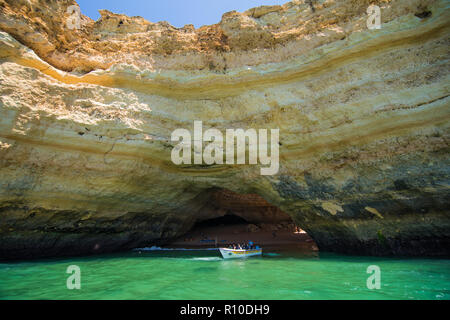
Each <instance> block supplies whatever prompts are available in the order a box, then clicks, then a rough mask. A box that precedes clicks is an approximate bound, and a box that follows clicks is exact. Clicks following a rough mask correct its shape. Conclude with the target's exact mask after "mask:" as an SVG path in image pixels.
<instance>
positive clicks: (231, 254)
mask: <svg viewBox="0 0 450 320" xmlns="http://www.w3.org/2000/svg"><path fill="white" fill-rule="evenodd" d="M219 250H220V253H221V254H222V257H223V258H224V259H233V258H247V257H253V256H260V255H262V249H261V248H257V249H249V250H245V249H228V248H220V249H219Z"/></svg>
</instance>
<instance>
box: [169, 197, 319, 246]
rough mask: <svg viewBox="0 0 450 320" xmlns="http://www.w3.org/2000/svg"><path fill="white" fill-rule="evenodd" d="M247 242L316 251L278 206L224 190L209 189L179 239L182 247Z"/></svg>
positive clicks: (308, 239)
mask: <svg viewBox="0 0 450 320" xmlns="http://www.w3.org/2000/svg"><path fill="white" fill-rule="evenodd" d="M248 241H253V242H254V243H256V244H258V245H260V246H262V247H265V246H266V247H267V246H273V247H286V246H291V247H292V246H299V245H305V247H307V248H310V249H314V250H317V246H316V245H315V243H314V241H313V240H312V239H311V238H310V237H309V236H308V234H307V233H306V232H305V231H303V230H302V229H301V227H300V226H298V225H296V224H295V222H294V221H293V220H292V218H291V217H290V216H289V215H288V214H286V213H285V212H283V211H282V210H281V209H280V208H278V207H276V206H274V205H272V204H270V203H269V202H267V201H266V200H265V199H263V198H262V197H261V196H259V195H257V194H238V193H235V192H232V191H230V190H226V189H214V190H209V191H208V196H207V200H206V201H205V205H204V207H203V208H202V209H201V210H200V213H199V214H198V215H197V216H196V217H195V220H194V221H193V223H192V227H191V228H190V230H189V231H188V232H187V233H186V234H185V235H184V236H183V237H182V238H181V239H179V241H177V242H178V244H179V245H184V246H219V247H220V246H228V245H230V244H238V243H239V244H244V243H247V242H248Z"/></svg>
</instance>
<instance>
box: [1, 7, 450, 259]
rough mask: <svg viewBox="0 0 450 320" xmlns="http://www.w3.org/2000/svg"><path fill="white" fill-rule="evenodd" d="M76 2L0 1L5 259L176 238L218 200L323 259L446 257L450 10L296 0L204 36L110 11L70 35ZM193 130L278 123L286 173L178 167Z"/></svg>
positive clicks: (229, 20) (449, 230) (237, 18)
mask: <svg viewBox="0 0 450 320" xmlns="http://www.w3.org/2000/svg"><path fill="white" fill-rule="evenodd" d="M372 3H374V4H377V5H379V6H380V7H381V17H382V28H381V29H379V30H369V29H368V28H367V25H366V20H367V13H366V9H367V7H368V6H369V5H370V4H372ZM74 4H75V2H74V1H49V0H48V1H45V0H14V1H12V0H0V30H1V32H0V259H12V258H30V257H42V256H57V255H66V254H86V253H96V252H108V251H113V250H120V249H128V248H132V247H136V246H143V245H150V244H155V243H161V242H164V241H168V240H170V239H173V238H174V237H177V236H179V235H182V234H183V233H185V232H186V231H188V230H189V229H190V228H191V227H192V226H193V225H194V224H195V222H196V221H198V220H202V219H207V218H208V217H209V216H211V217H212V216H214V215H217V212H218V210H217V209H218V208H217V201H212V200H211V199H214V198H212V197H214V195H215V194H216V193H217V192H218V191H217V190H230V191H232V192H234V193H237V194H242V195H246V194H255V195H258V196H260V197H262V198H263V199H265V201H267V202H268V203H270V204H271V205H273V206H275V207H278V208H279V210H280V212H285V213H286V214H288V215H289V216H290V217H291V218H292V219H293V220H294V221H295V222H296V223H297V224H298V225H299V226H300V227H302V228H303V229H305V230H306V231H307V232H308V233H309V234H310V235H311V236H312V237H313V238H314V240H315V241H316V243H317V245H318V246H319V248H320V249H321V250H328V251H336V252H345V253H352V254H373V255H382V254H397V255H404V254H406V255H443V254H449V248H450V241H449V238H450V219H449V209H448V208H449V202H450V200H449V199H450V194H449V193H450V192H449V171H450V170H449V168H450V167H449V155H448V154H449V145H448V141H449V140H448V139H449V123H450V122H449V120H450V108H449V83H450V82H449V70H450V69H449V40H450V39H449V34H450V32H449V31H450V23H449V22H450V13H449V1H444V0H412V1H406V0H392V1H389V0H384V1H362V0H349V1H344V0H335V1H333V0H326V1H325V0H322V1H306V2H303V1H297V2H289V3H287V4H285V5H283V6H270V7H267V6H266V7H260V8H255V9H251V10H249V11H247V12H244V13H238V12H230V13H226V14H224V16H223V18H222V21H220V22H219V23H218V24H216V25H212V26H204V27H201V28H199V29H195V28H194V27H193V26H190V25H188V26H185V27H184V28H181V29H177V28H174V27H172V26H170V25H169V24H168V23H165V22H159V23H152V22H149V21H146V20H144V19H142V18H139V17H133V18H130V17H127V16H124V15H118V14H113V13H110V12H108V11H102V12H101V15H102V16H101V18H100V19H99V20H98V21H92V20H91V19H89V18H88V17H85V16H82V17H81V26H80V29H74V30H71V29H69V28H67V23H66V21H67V19H68V18H69V14H68V13H67V8H68V7H69V6H70V5H74ZM196 120H198V121H203V125H204V127H205V128H217V129H219V130H221V131H224V130H226V129H228V128H242V129H249V128H254V129H280V143H279V145H280V170H279V173H278V174H277V175H274V176H261V175H260V166H259V165H256V166H255V165H182V166H176V165H174V164H173V163H172V161H171V150H172V148H173V147H174V143H173V142H172V141H171V139H170V137H171V133H172V132H173V130H175V129H177V128H186V129H190V130H192V127H193V123H194V121H196ZM227 192H228V191H227ZM253 203H255V202H253ZM213 204H216V206H214V205H213ZM219 209H220V208H219ZM219 211H220V210H219ZM225 211H226V210H224V212H225ZM276 216H277V214H275V215H273V217H276ZM261 220H263V219H262V218H261Z"/></svg>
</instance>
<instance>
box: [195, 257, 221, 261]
mask: <svg viewBox="0 0 450 320" xmlns="http://www.w3.org/2000/svg"><path fill="white" fill-rule="evenodd" d="M189 260H195V261H222V260H223V259H222V258H218V257H209V258H192V259H189Z"/></svg>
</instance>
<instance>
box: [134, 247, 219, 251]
mask: <svg viewBox="0 0 450 320" xmlns="http://www.w3.org/2000/svg"><path fill="white" fill-rule="evenodd" d="M214 250H216V251H217V250H219V249H218V248H201V249H187V248H161V247H157V246H152V247H145V248H136V249H133V251H214Z"/></svg>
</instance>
